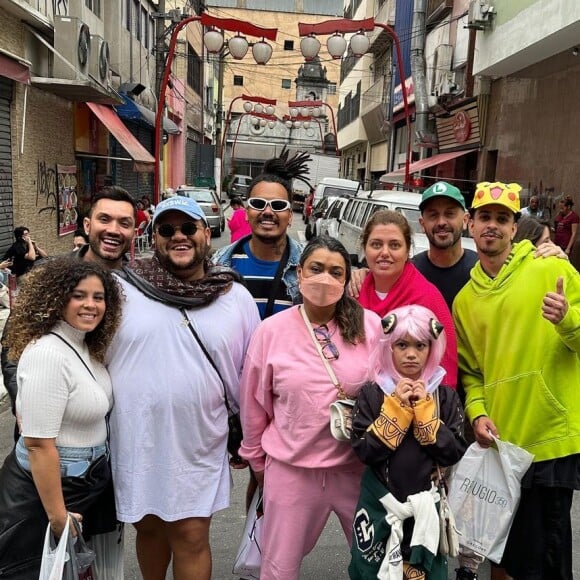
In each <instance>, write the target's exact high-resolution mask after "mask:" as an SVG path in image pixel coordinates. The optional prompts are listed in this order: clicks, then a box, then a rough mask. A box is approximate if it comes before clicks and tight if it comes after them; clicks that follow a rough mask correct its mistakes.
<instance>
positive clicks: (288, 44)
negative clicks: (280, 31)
mask: <svg viewBox="0 0 580 580" xmlns="http://www.w3.org/2000/svg"><path fill="white" fill-rule="evenodd" d="M284 50H294V41H293V40H285V41H284Z"/></svg>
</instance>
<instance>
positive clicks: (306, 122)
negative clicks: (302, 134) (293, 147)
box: [303, 121, 310, 129]
mask: <svg viewBox="0 0 580 580" xmlns="http://www.w3.org/2000/svg"><path fill="white" fill-rule="evenodd" d="M303 126H304V128H305V129H309V128H310V121H304V123H303Z"/></svg>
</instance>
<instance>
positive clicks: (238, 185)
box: [228, 173, 253, 199]
mask: <svg viewBox="0 0 580 580" xmlns="http://www.w3.org/2000/svg"><path fill="white" fill-rule="evenodd" d="M252 179H253V177H252V176H251V175H240V174H237V173H236V174H235V175H234V176H233V177H232V180H231V181H230V184H229V186H228V197H229V198H230V199H231V198H232V197H241V198H242V199H246V198H247V197H248V193H249V192H250V187H249V186H250V183H251V181H252Z"/></svg>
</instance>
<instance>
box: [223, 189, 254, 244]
mask: <svg viewBox="0 0 580 580" xmlns="http://www.w3.org/2000/svg"><path fill="white" fill-rule="evenodd" d="M230 207H231V208H232V210H233V214H232V217H230V218H229V219H228V228H230V232H231V235H230V243H233V242H237V241H238V240H239V239H241V238H244V237H246V236H249V235H250V234H251V233H252V228H251V227H250V224H249V223H248V217H247V215H246V208H245V207H244V202H243V201H242V199H241V198H239V197H234V198H233V199H232V201H230Z"/></svg>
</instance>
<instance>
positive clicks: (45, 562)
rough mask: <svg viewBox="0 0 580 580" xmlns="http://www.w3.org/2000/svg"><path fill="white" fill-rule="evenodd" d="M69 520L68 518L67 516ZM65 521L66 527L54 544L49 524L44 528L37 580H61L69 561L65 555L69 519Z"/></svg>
mask: <svg viewBox="0 0 580 580" xmlns="http://www.w3.org/2000/svg"><path fill="white" fill-rule="evenodd" d="M68 518H70V516H68ZM68 518H67V520H66V526H65V527H64V530H63V532H62V536H61V537H60V540H59V541H58V544H57V545H56V547H53V546H54V544H56V540H55V538H54V534H53V533H52V530H51V529H50V524H48V527H47V528H46V534H45V535H44V547H43V548H42V562H41V564H40V575H39V576H38V580H62V575H63V571H64V565H65V563H66V562H67V560H69V555H68V554H67V546H68V537H69V519H68Z"/></svg>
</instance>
